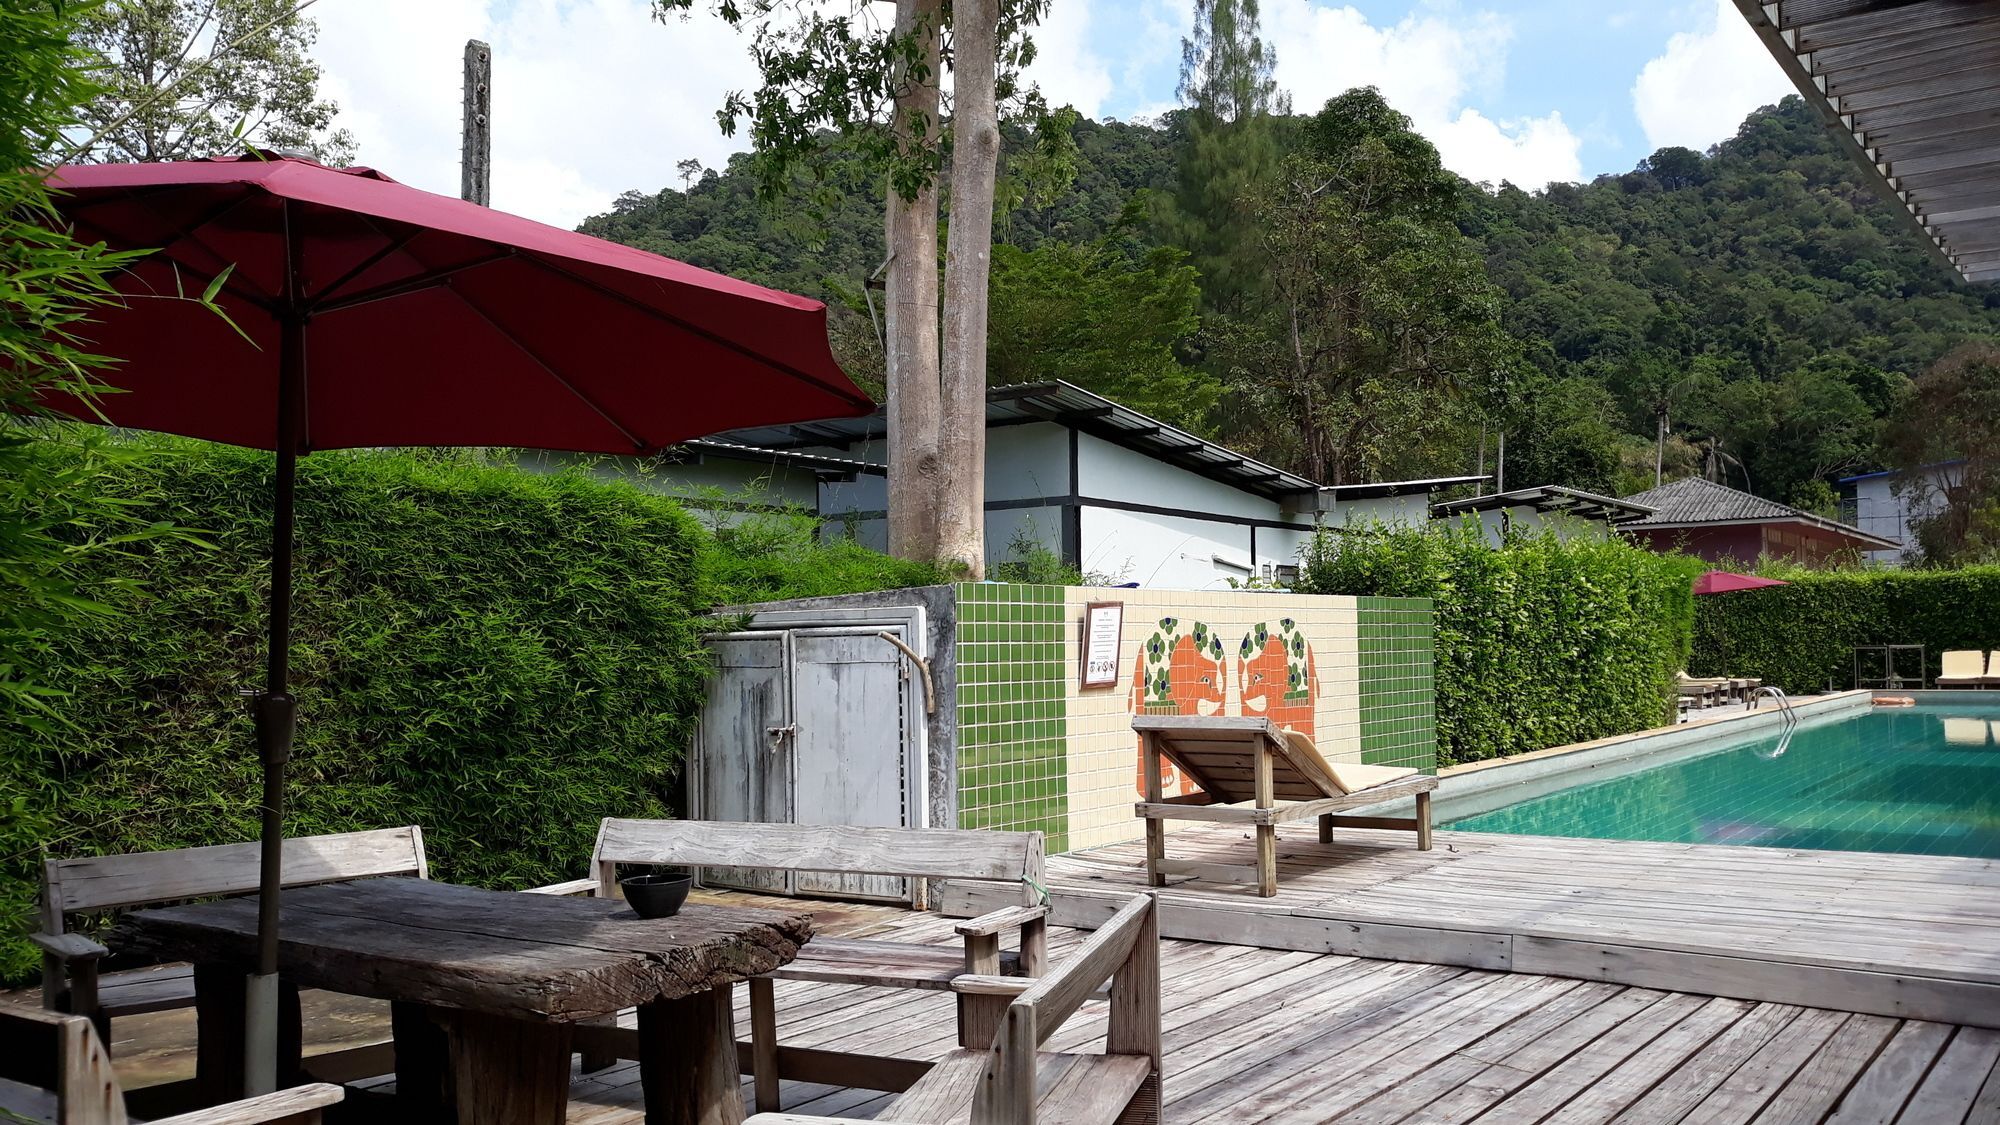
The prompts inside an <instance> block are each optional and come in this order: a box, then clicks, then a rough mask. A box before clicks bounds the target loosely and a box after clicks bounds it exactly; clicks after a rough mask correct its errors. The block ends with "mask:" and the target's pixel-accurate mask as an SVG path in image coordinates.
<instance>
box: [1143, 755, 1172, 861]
mask: <svg viewBox="0 0 2000 1125" xmlns="http://www.w3.org/2000/svg"><path fill="white" fill-rule="evenodd" d="M1158 737H1159V736H1157V735H1155V734H1154V733H1153V732H1151V731H1147V732H1145V733H1143V734H1141V735H1140V736H1139V755H1140V758H1141V760H1142V761H1143V762H1144V764H1145V767H1146V803H1147V804H1149V805H1156V804H1159V803H1160V797H1161V794H1160V744H1159V742H1158V741H1156V740H1157V738H1158ZM1166 858H1167V826H1166V824H1165V823H1164V822H1162V821H1161V820H1160V818H1159V817H1157V816H1148V817H1146V882H1147V883H1148V884H1150V885H1152V886H1155V887H1164V886H1166V885H1167V877H1166V874H1165V873H1163V872H1162V871H1161V870H1160V864H1161V863H1163V862H1164V861H1165V860H1166Z"/></svg>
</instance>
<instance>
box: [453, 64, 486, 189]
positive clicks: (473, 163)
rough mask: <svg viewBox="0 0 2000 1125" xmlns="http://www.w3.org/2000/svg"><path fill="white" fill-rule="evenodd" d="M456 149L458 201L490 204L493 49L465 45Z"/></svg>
mask: <svg viewBox="0 0 2000 1125" xmlns="http://www.w3.org/2000/svg"><path fill="white" fill-rule="evenodd" d="M460 122H461V128H462V129H463V132H462V134H461V138H460V140H459V146H458V197H459V198H460V199H463V200H466V201H467V202H470V203H477V204H479V205H480V206H481V207H490V206H492V204H493V195H492V189H493V48H491V47H489V46H487V45H486V44H484V43H481V42H480V41H479V40H477V39H468V40H466V41H465V110H464V114H463V116H462V117H461V119H460Z"/></svg>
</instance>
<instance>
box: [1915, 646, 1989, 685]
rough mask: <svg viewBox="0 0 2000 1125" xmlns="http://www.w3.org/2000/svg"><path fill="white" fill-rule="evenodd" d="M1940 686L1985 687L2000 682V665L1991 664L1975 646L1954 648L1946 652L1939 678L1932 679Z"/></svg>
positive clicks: (1939, 669) (1939, 670) (1940, 667)
mask: <svg viewBox="0 0 2000 1125" xmlns="http://www.w3.org/2000/svg"><path fill="white" fill-rule="evenodd" d="M1931 682H1932V683H1935V684H1936V685H1937V686H1939V687H1985V686H1986V685H1988V684H2000V667H1992V666H1990V665H1989V664H1988V663H1987V661H1986V658H1985V654H1983V653H1981V652H1980V651H1979V650H1978V649H1975V648H1959V649H1952V650H1950V651H1948V652H1946V653H1945V654H1944V663H1943V664H1942V665H1940V666H1939V668H1938V678H1937V679H1935V680H1933V681H1931Z"/></svg>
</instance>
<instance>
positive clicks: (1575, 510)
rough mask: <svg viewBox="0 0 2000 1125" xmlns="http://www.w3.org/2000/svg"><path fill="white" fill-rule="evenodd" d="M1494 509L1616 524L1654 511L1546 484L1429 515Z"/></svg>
mask: <svg viewBox="0 0 2000 1125" xmlns="http://www.w3.org/2000/svg"><path fill="white" fill-rule="evenodd" d="M1495 508H1533V509H1534V510H1536V511H1538V512H1567V513H1569V514H1570V515H1573V516H1582V517H1584V518H1585V519H1593V520H1603V521H1604V522H1606V523H1617V524H1622V523H1624V522H1625V521H1628V520H1632V519H1635V518H1638V517H1642V516H1648V515H1651V514H1652V512H1653V509H1652V507H1651V506H1650V505H1647V504H1642V503H1638V502H1636V501H1634V500H1620V499H1618V498H1616V497H1613V496H1599V495H1598V494H1597V493H1595V492H1585V491H1583V490H1582V489H1580V488H1565V487H1563V486H1562V485H1559V484H1545V485H1541V486H1539V487H1536V488H1518V489H1515V490H1514V491H1512V492H1494V493H1489V494H1487V495H1485V496H1468V497H1466V498H1465V499H1463V500H1446V501H1444V502H1443V503H1439V504H1432V505H1431V515H1432V516H1434V517H1436V516H1458V515H1465V514H1467V513H1469V512H1490V511H1492V510H1493V509H1495Z"/></svg>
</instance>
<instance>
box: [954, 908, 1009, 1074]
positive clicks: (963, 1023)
mask: <svg viewBox="0 0 2000 1125" xmlns="http://www.w3.org/2000/svg"><path fill="white" fill-rule="evenodd" d="M965 971H966V972H968V973H972V974H975V975H978V976H998V975H999V973H1000V935H999V934H968V935H966V938H965ZM1012 999H1013V998H1012V997H1010V996H976V995H970V994H966V993H960V994H959V997H958V1045H959V1046H961V1047H964V1048H966V1049H968V1050H984V1049H986V1048H987V1047H991V1046H992V1045H993V1036H994V1033H995V1032H997V1031H999V1030H1000V1023H1001V1021H1002V1020H1004V1019H1006V1018H1007V1004H1008V1002H1009V1001H1010V1000H1012Z"/></svg>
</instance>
